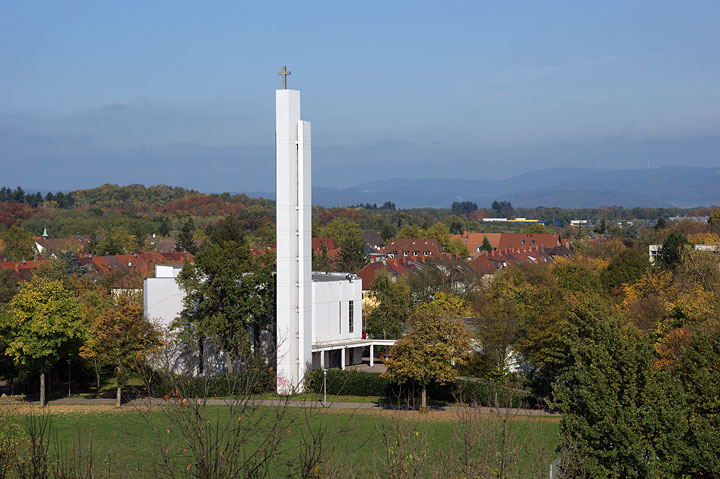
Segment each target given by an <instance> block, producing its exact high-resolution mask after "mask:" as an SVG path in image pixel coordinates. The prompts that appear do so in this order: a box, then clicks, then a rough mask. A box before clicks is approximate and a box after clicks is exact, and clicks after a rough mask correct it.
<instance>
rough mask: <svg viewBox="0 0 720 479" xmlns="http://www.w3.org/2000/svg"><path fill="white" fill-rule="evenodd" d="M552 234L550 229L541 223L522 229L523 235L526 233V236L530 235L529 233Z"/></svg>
mask: <svg viewBox="0 0 720 479" xmlns="http://www.w3.org/2000/svg"><path fill="white" fill-rule="evenodd" d="M552 232H553V231H552V230H551V229H550V228H548V227H547V226H545V225H544V224H542V223H535V224H531V225H529V226H528V227H526V228H525V229H523V233H528V234H531V233H540V234H549V233H552Z"/></svg>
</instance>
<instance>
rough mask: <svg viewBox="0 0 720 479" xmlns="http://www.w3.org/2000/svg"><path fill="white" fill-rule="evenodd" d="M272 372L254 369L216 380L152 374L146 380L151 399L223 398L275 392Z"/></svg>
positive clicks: (273, 373)
mask: <svg viewBox="0 0 720 479" xmlns="http://www.w3.org/2000/svg"><path fill="white" fill-rule="evenodd" d="M275 381H276V379H275V372H274V371H271V370H268V369H255V370H250V371H245V372H241V373H236V374H218V375H215V376H199V377H193V376H183V375H177V374H166V373H157V372H156V373H154V374H152V375H151V376H149V378H148V380H147V386H148V393H149V395H150V396H152V397H165V396H174V395H177V394H179V395H180V396H181V397H226V396H235V395H238V394H247V393H248V392H249V393H250V394H262V393H266V392H275Z"/></svg>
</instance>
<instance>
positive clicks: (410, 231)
mask: <svg viewBox="0 0 720 479" xmlns="http://www.w3.org/2000/svg"><path fill="white" fill-rule="evenodd" d="M395 237H396V238H423V237H424V232H423V230H422V228H420V227H419V226H417V225H410V224H407V225H404V226H403V227H402V228H400V230H399V231H398V232H397V234H396V235H395Z"/></svg>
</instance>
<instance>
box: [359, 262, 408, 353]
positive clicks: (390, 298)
mask: <svg viewBox="0 0 720 479" xmlns="http://www.w3.org/2000/svg"><path fill="white" fill-rule="evenodd" d="M372 287H373V291H374V296H375V301H377V304H376V305H375V307H374V308H373V309H372V310H371V311H370V313H368V316H367V318H368V320H367V331H368V334H370V337H373V338H383V339H388V338H398V337H400V335H401V334H402V332H403V325H404V323H405V321H407V319H408V317H410V312H411V311H412V306H411V303H410V287H409V286H408V285H407V283H406V282H405V280H404V279H402V278H398V279H396V280H393V279H392V277H391V276H390V275H389V274H388V273H387V272H386V271H380V272H378V274H377V275H376V276H375V281H374V282H373V285H372Z"/></svg>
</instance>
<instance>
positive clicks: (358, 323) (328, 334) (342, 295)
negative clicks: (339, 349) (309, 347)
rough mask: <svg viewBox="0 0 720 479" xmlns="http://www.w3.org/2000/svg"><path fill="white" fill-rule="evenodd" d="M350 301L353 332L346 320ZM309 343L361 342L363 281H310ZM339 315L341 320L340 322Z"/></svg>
mask: <svg viewBox="0 0 720 479" xmlns="http://www.w3.org/2000/svg"><path fill="white" fill-rule="evenodd" d="M350 301H353V332H352V333H351V332H350V319H349V316H348V313H349V308H350ZM312 303H313V311H312V342H313V344H317V343H327V342H337V341H346V340H352V339H362V280H361V279H360V278H356V279H353V280H352V281H350V280H347V279H345V278H344V277H343V276H340V277H339V278H338V281H313V284H312ZM340 314H342V320H341V319H340Z"/></svg>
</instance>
